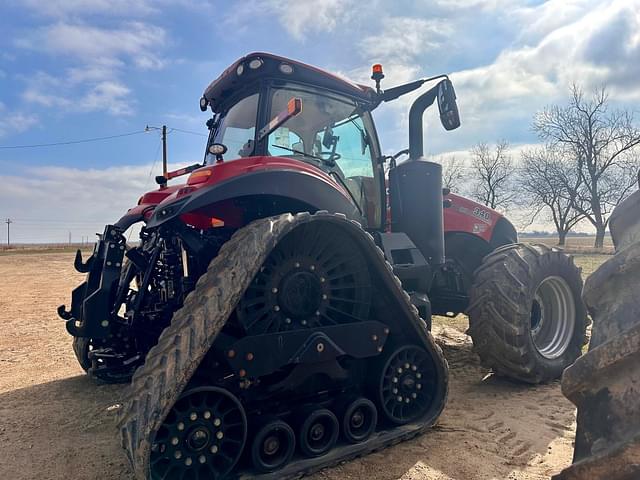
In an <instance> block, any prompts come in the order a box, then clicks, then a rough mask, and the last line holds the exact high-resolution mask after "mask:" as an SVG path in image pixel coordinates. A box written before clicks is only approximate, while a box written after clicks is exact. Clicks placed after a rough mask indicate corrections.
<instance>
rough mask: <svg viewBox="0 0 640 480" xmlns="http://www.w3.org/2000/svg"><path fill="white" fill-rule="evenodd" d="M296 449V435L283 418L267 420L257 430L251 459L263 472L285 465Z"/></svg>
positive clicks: (256, 467) (257, 468)
mask: <svg viewBox="0 0 640 480" xmlns="http://www.w3.org/2000/svg"><path fill="white" fill-rule="evenodd" d="M295 449H296V436H295V434H294V433H293V429H292V428H291V427H290V426H289V424H288V423H287V422H285V421H283V420H279V419H276V418H274V419H271V420H267V421H266V422H265V423H264V424H262V426H261V427H260V428H259V429H258V431H257V432H256V434H255V436H254V439H253V445H252V446H251V461H252V463H253V466H254V467H255V469H256V470H258V471H259V472H262V473H268V472H273V471H275V470H279V469H280V468H282V467H284V466H285V465H286V464H287V463H289V461H290V460H291V457H293V453H294V452H295Z"/></svg>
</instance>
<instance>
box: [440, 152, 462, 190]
mask: <svg viewBox="0 0 640 480" xmlns="http://www.w3.org/2000/svg"><path fill="white" fill-rule="evenodd" d="M440 164H441V165H442V186H443V187H445V188H448V189H449V190H451V191H452V192H461V191H462V183H463V181H464V180H465V178H466V175H465V171H464V168H465V167H464V164H463V162H462V160H460V159H459V158H456V156H455V155H451V156H448V157H444V158H442V159H441V160H440Z"/></svg>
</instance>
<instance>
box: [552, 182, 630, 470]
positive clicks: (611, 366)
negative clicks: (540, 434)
mask: <svg viewBox="0 0 640 480" xmlns="http://www.w3.org/2000/svg"><path fill="white" fill-rule="evenodd" d="M639 212H640V192H636V193H635V194H634V195H632V196H631V197H629V199H628V200H626V201H625V202H624V203H622V204H621V205H620V206H619V207H617V208H616V210H615V211H614V214H613V215H612V217H611V233H612V237H613V239H614V242H615V244H616V249H617V253H616V255H615V256H614V257H613V258H610V259H609V260H607V261H606V262H605V263H603V264H602V265H601V266H600V268H598V270H596V271H595V272H594V273H593V274H592V275H591V276H590V277H589V278H588V279H587V281H586V282H585V288H584V294H583V297H584V300H585V303H586V304H587V308H588V309H589V312H590V313H591V316H592V317H593V335H592V337H591V343H590V345H589V352H588V353H587V354H586V355H584V356H583V357H582V358H580V359H578V360H577V361H576V363H574V364H573V365H572V366H571V367H569V368H568V369H567V370H566V371H565V373H564V375H563V377H562V392H563V393H564V395H565V396H566V397H567V398H568V399H569V400H571V401H572V402H573V403H574V404H575V405H576V406H577V407H578V415H577V422H578V427H577V431H576V440H575V450H574V456H573V465H571V466H570V467H568V468H567V469H565V470H564V471H563V472H562V473H560V474H559V475H556V476H555V477H553V478H554V480H627V479H629V480H630V479H636V478H640V213H639Z"/></svg>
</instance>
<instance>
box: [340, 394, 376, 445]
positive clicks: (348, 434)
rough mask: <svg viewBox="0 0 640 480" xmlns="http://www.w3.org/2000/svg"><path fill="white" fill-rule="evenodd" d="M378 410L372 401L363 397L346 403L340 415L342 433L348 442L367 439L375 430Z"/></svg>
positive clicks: (358, 441)
mask: <svg viewBox="0 0 640 480" xmlns="http://www.w3.org/2000/svg"><path fill="white" fill-rule="evenodd" d="M377 423H378V410H377V409H376V406H375V405H374V403H373V402H372V401H371V400H369V399H367V398H364V397H360V398H356V399H354V400H352V401H351V402H350V403H348V404H347V406H346V408H345V409H344V414H343V416H342V435H343V436H344V439H345V440H346V441H347V442H349V443H360V442H364V441H365V440H367V439H368V438H369V437H370V436H371V434H372V433H373V432H374V431H375V430H376V424H377Z"/></svg>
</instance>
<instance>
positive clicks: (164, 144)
mask: <svg viewBox="0 0 640 480" xmlns="http://www.w3.org/2000/svg"><path fill="white" fill-rule="evenodd" d="M168 171H169V170H168V168H167V126H166V125H162V176H163V177H164V178H167V172H168Z"/></svg>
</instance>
